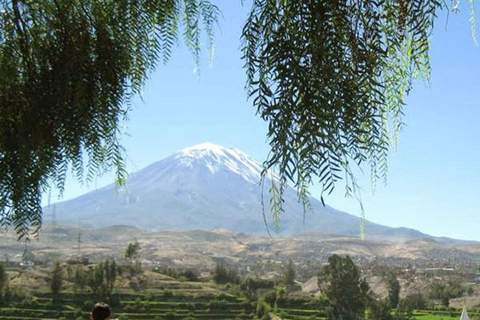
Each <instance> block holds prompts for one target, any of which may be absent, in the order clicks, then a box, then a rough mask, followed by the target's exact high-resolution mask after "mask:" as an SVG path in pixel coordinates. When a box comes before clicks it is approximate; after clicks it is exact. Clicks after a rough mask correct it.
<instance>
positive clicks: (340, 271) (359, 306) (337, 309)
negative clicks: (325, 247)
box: [318, 254, 370, 320]
mask: <svg viewBox="0 0 480 320" xmlns="http://www.w3.org/2000/svg"><path fill="white" fill-rule="evenodd" d="M318 286H319V288H320V290H321V291H322V293H324V294H325V295H326V296H327V298H328V305H329V306H328V308H327V316H328V319H342V320H356V319H364V317H365V309H366V307H367V302H368V295H369V291H370V287H369V285H368V283H367V282H366V281H365V279H363V278H362V276H361V273H360V271H359V270H358V268H357V266H356V265H355V264H354V263H353V261H352V259H350V257H349V256H346V257H341V256H338V255H336V254H334V255H332V256H330V258H328V264H327V265H325V266H324V267H322V269H321V270H320V273H319V275H318Z"/></svg>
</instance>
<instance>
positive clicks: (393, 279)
mask: <svg viewBox="0 0 480 320" xmlns="http://www.w3.org/2000/svg"><path fill="white" fill-rule="evenodd" d="M386 282H387V288H388V303H389V306H390V308H391V309H395V308H397V307H398V303H399V302H400V289H401V287H400V282H398V279H397V276H396V274H395V273H394V272H389V273H388V274H387V276H386Z"/></svg>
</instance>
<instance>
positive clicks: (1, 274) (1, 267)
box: [0, 262, 8, 296]
mask: <svg viewBox="0 0 480 320" xmlns="http://www.w3.org/2000/svg"><path fill="white" fill-rule="evenodd" d="M7 286H8V274H7V268H6V266H5V264H4V263H3V262H0V296H1V295H2V294H3V290H4V289H5V288H6V287H7Z"/></svg>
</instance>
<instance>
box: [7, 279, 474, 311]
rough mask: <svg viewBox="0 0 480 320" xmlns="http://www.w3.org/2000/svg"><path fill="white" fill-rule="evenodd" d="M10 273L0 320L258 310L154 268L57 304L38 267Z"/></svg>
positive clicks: (294, 303) (310, 306)
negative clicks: (105, 308) (11, 294)
mask: <svg viewBox="0 0 480 320" xmlns="http://www.w3.org/2000/svg"><path fill="white" fill-rule="evenodd" d="M10 275H11V280H12V283H13V284H14V285H16V286H17V288H21V289H22V290H25V291H29V292H28V293H27V294H25V296H24V297H22V298H18V299H13V300H12V301H10V302H9V303H7V304H3V306H0V320H20V319H25V320H51V319H73V320H80V319H89V313H90V310H91V308H92V306H93V305H94V304H95V303H96V302H97V301H100V300H106V301H107V302H108V303H110V305H111V306H112V309H113V313H114V314H113V317H115V318H119V319H121V320H127V319H128V320H150V319H151V320H193V319H204V320H215V319H219V320H220V319H222V320H240V319H254V318H255V313H256V308H257V302H256V301H250V300H248V299H246V298H245V297H243V296H235V295H233V294H229V293H228V292H229V291H227V290H225V288H224V287H223V286H218V285H216V284H214V283H212V282H191V281H180V280H177V279H175V278H172V277H169V276H165V275H163V274H159V273H156V272H152V271H145V272H144V273H143V274H142V276H144V277H145V279H146V281H147V284H146V285H145V287H144V288H143V289H137V290H136V291H135V290H133V289H132V288H131V285H130V283H129V279H128V278H125V277H124V278H120V279H118V280H117V282H116V290H115V293H114V294H113V295H111V297H110V298H108V299H102V298H99V297H98V296H95V295H94V294H92V293H82V294H79V293H75V292H74V291H73V288H72V285H71V283H68V282H66V283H65V284H64V290H63V291H62V293H61V296H60V298H59V300H58V301H57V302H55V303H54V302H53V301H54V300H53V297H52V295H51V293H49V292H48V290H47V288H46V286H45V285H43V286H39V283H40V282H41V281H40V279H43V277H44V276H45V274H44V273H42V272H41V271H38V270H35V272H33V271H32V272H26V271H24V272H23V273H22V275H23V276H20V273H18V274H17V273H16V272H13V271H11V272H10ZM20 280H21V281H20ZM130 280H131V279H130ZM19 283H23V287H18V284H19ZM33 288H34V289H33ZM39 288H41V289H39ZM32 290H35V291H32ZM309 299H310V298H307V299H300V298H298V297H297V298H292V297H291V298H290V299H285V300H283V301H281V302H278V303H277V305H276V307H274V308H273V309H272V311H274V312H275V314H276V315H278V316H279V317H280V318H281V319H283V320H314V319H325V314H324V311H323V310H322V308H321V307H319V306H318V305H315V304H314V303H312V302H313V301H312V300H309ZM272 307H273V303H272ZM470 316H471V318H472V319H475V318H476V317H478V316H480V313H478V314H476V313H474V312H470ZM414 317H415V319H419V320H453V319H459V318H460V310H454V311H440V310H421V311H416V312H415V313H414Z"/></svg>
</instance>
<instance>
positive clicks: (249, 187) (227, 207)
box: [44, 143, 423, 238]
mask: <svg viewBox="0 0 480 320" xmlns="http://www.w3.org/2000/svg"><path fill="white" fill-rule="evenodd" d="M262 170H263V167H262V165H261V164H260V163H259V162H257V161H256V160H254V159H252V158H251V157H250V156H248V155H247V154H245V153H244V152H242V151H240V150H237V149H227V148H224V147H221V146H218V145H215V144H212V143H203V144H200V145H196V146H193V147H190V148H186V149H183V150H181V151H179V152H177V153H175V154H173V155H171V156H170V157H167V158H165V159H163V160H160V161H158V162H155V163H153V164H152V165H150V166H148V167H146V168H144V169H142V170H140V171H138V172H136V173H133V174H131V176H130V179H129V182H128V192H125V191H123V192H118V191H117V190H116V189H115V186H114V185H113V184H112V185H109V186H107V187H104V188H101V189H98V190H95V191H92V192H89V193H87V194H85V195H83V196H80V197H78V198H75V199H73V200H69V201H65V202H60V203H57V204H55V205H54V206H55V212H56V218H57V221H58V222H62V223H82V224H87V225H92V226H98V227H100V226H111V225H120V224H122V225H131V226H135V227H140V228H146V229H157V230H160V229H219V228H222V229H230V230H233V231H240V232H246V233H261V234H266V230H265V226H264V220H263V214H262V205H261V197H262V188H261V185H260V184H259V182H260V179H261V173H262ZM269 176H270V174H269ZM267 184H268V181H267ZM264 196H265V199H266V201H265V202H266V214H267V220H268V221H267V222H268V224H270V225H271V219H270V215H269V213H268V197H269V195H268V194H265V195H264ZM284 198H285V203H284V208H285V214H284V215H283V216H282V230H281V232H282V233H290V234H292V233H299V232H303V231H316V232H321V233H328V234H340V235H358V234H359V226H360V220H359V218H358V217H355V216H352V215H349V214H347V213H344V212H340V211H337V210H335V209H333V208H330V207H324V206H323V205H322V204H321V203H320V202H319V201H318V200H316V199H315V198H311V204H312V206H313V208H314V212H312V213H307V216H306V221H307V223H304V212H303V209H302V206H301V205H300V204H299V203H298V199H297V194H296V191H295V190H294V189H292V188H290V187H288V186H287V188H286V190H285V194H284ZM51 210H53V205H52V206H50V207H47V208H45V209H44V213H45V217H48V216H49V212H50V211H51ZM366 229H367V233H368V234H370V235H389V236H392V235H394V236H397V237H406V238H412V237H413V238H415V237H421V236H423V234H421V233H419V232H418V231H414V230H408V229H392V228H388V227H383V226H380V225H376V224H373V223H370V222H367V225H366Z"/></svg>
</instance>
